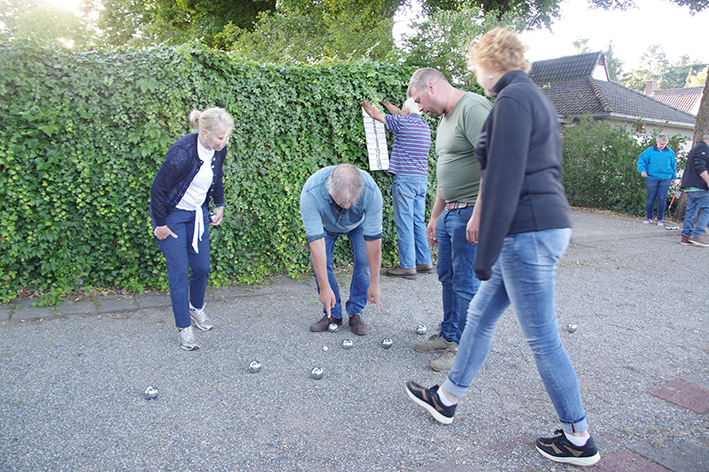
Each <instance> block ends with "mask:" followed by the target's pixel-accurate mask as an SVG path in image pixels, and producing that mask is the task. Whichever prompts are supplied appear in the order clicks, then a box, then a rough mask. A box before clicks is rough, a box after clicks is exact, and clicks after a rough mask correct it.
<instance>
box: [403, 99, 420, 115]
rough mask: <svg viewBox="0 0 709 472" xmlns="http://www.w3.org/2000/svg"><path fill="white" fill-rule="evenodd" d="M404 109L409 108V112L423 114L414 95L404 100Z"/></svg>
mask: <svg viewBox="0 0 709 472" xmlns="http://www.w3.org/2000/svg"><path fill="white" fill-rule="evenodd" d="M401 108H403V109H404V110H409V113H415V114H417V115H420V114H421V109H420V108H419V104H418V103H416V100H414V97H409V98H407V99H406V101H405V102H404V105H403V106H402V107H401Z"/></svg>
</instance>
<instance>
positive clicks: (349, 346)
mask: <svg viewBox="0 0 709 472" xmlns="http://www.w3.org/2000/svg"><path fill="white" fill-rule="evenodd" d="M353 345H354V344H352V340H351V339H345V340H344V341H342V349H352V346H353Z"/></svg>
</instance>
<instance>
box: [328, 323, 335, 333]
mask: <svg viewBox="0 0 709 472" xmlns="http://www.w3.org/2000/svg"><path fill="white" fill-rule="evenodd" d="M327 330H328V331H330V332H331V333H337V325H336V324H335V323H330V324H329V325H328V327H327Z"/></svg>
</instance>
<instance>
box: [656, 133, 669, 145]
mask: <svg viewBox="0 0 709 472" xmlns="http://www.w3.org/2000/svg"><path fill="white" fill-rule="evenodd" d="M657 141H658V142H660V143H669V142H670V138H668V137H667V135H666V134H664V133H661V134H658V135H657Z"/></svg>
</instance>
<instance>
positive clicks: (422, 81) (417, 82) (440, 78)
mask: <svg viewBox="0 0 709 472" xmlns="http://www.w3.org/2000/svg"><path fill="white" fill-rule="evenodd" d="M429 82H432V83H434V84H437V85H444V84H447V83H449V82H448V79H446V78H445V76H444V75H443V74H441V73H440V72H439V71H437V70H436V69H433V68H431V67H422V68H421V69H418V70H417V71H416V72H414V74H413V75H412V76H411V80H409V88H408V91H407V96H409V97H410V96H411V91H412V90H422V89H425V88H426V84H427V83H429Z"/></svg>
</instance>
